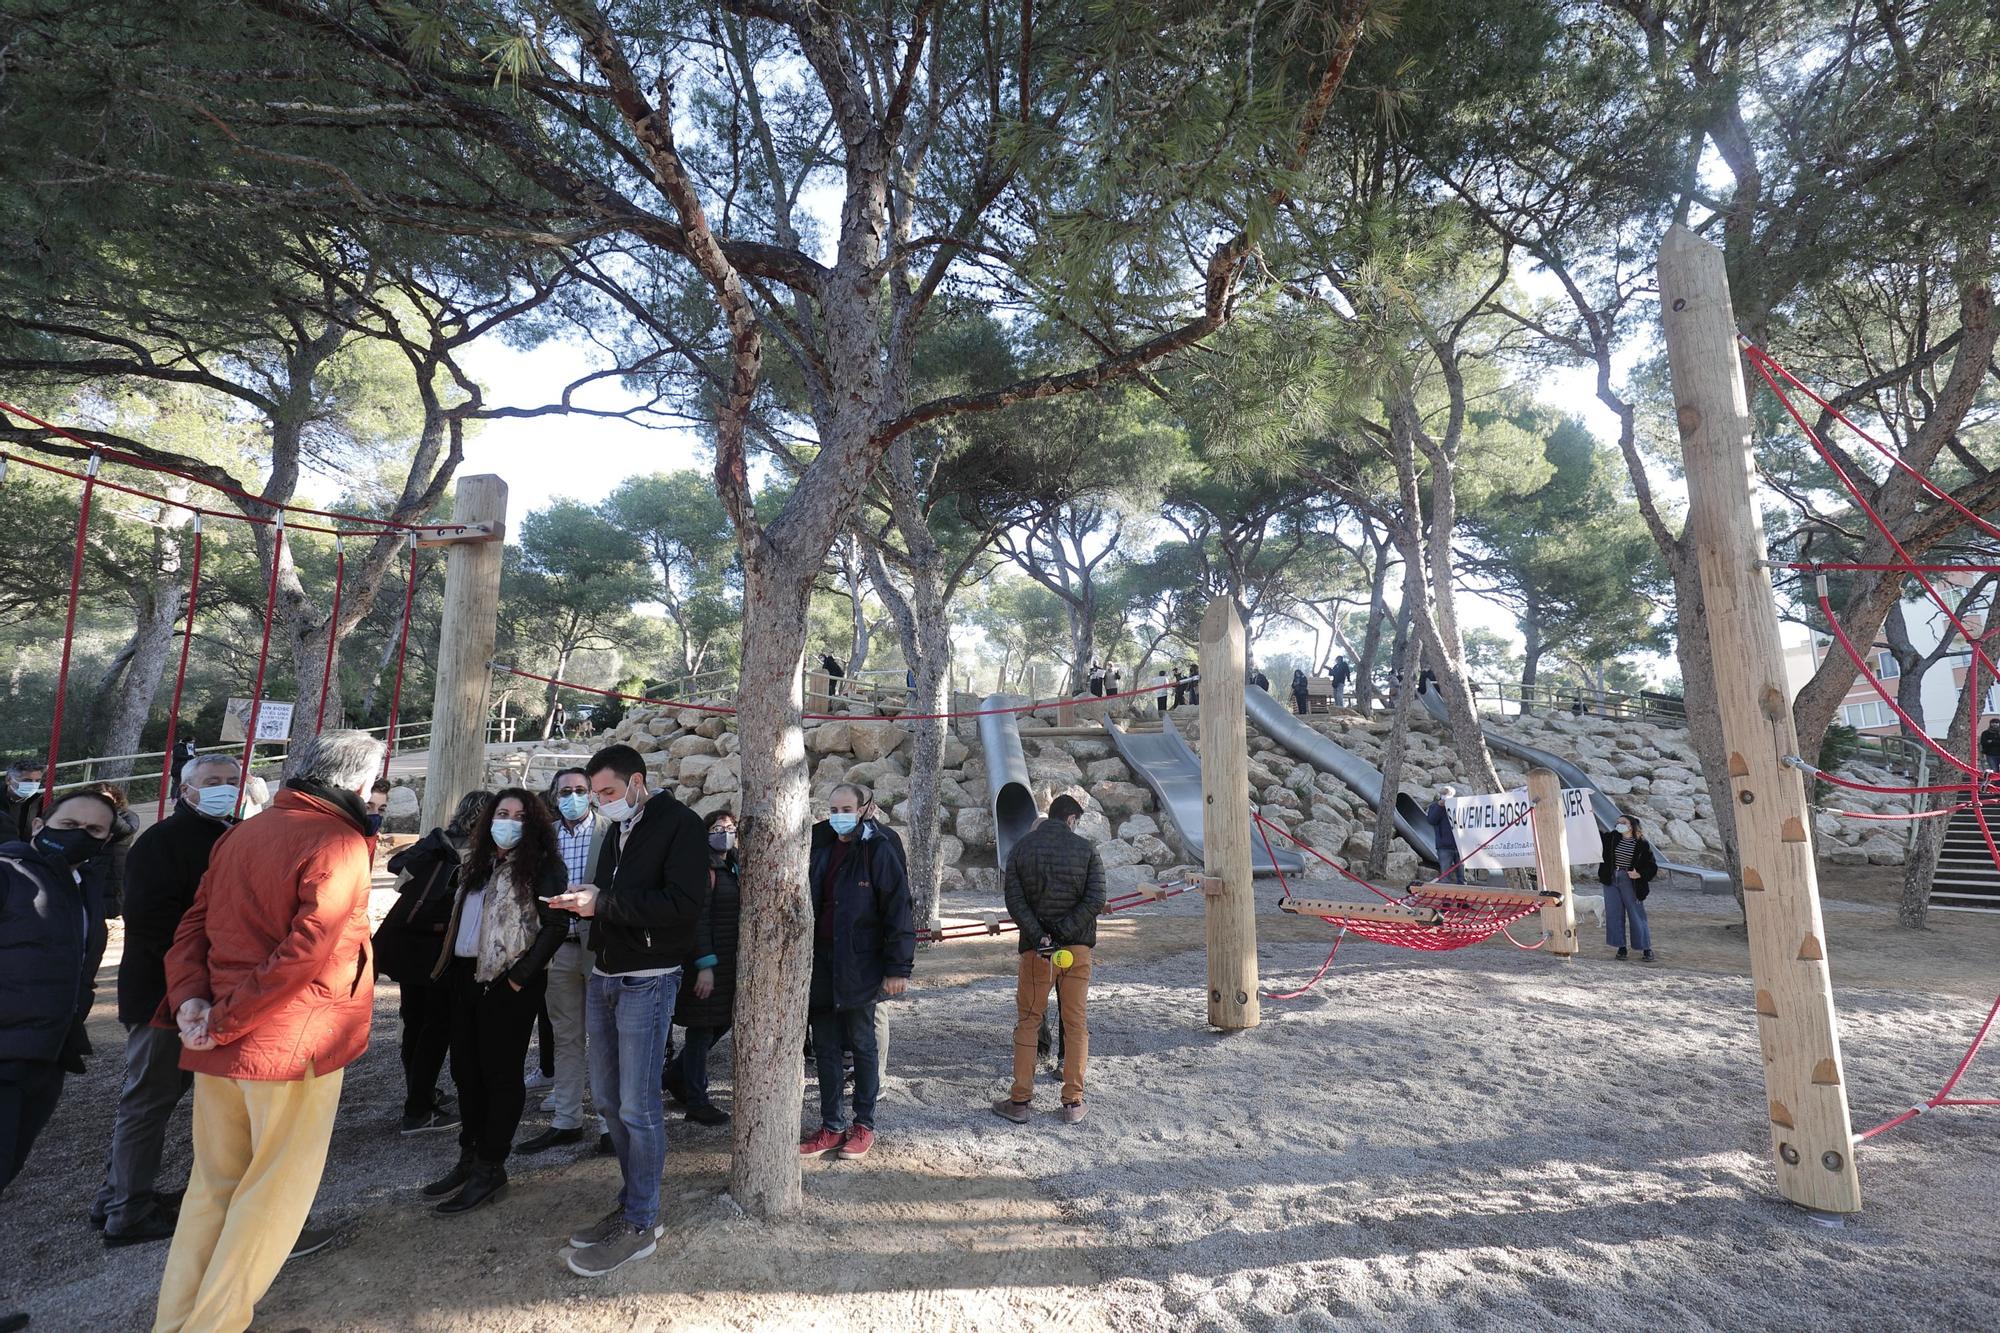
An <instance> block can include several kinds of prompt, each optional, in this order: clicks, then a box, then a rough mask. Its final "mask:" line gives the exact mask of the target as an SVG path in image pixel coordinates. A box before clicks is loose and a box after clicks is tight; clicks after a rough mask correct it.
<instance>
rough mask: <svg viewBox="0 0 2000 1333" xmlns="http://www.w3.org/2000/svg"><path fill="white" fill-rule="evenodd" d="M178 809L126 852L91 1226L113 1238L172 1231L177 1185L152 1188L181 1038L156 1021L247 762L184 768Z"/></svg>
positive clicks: (210, 760)
mask: <svg viewBox="0 0 2000 1333" xmlns="http://www.w3.org/2000/svg"><path fill="white" fill-rule="evenodd" d="M176 776H177V777H178V778H179V780H180V799H179V800H177V801H176V802H174V808H173V813H171V814H169V815H168V816H167V817H166V818H165V819H163V820H161V821H160V822H159V823H157V824H155V825H153V827H151V828H149V829H147V830H146V831H145V832H144V833H141V834H140V835H139V840H138V841H137V842H135V843H133V844H132V850H131V852H130V853H128V854H127V856H126V858H125V953H124V957H123V958H122V959H121V960H120V961H119V964H118V1021H119V1022H120V1023H123V1024H124V1025H125V1082H124V1085H123V1086H122V1087H121V1088H120V1089H119V1091H118V1112H117V1118H116V1119H115V1120H113V1122H112V1126H111V1156H110V1160H109V1161H107V1162H106V1163H105V1167H104V1186H103V1188H102V1189H100V1190H98V1191H97V1199H96V1201H95V1202H94V1203H93V1204H92V1205H91V1209H90V1221H91V1225H93V1226H96V1227H101V1228H102V1229H103V1231H104V1243H105V1245H107V1246H113V1247H115V1246H120V1245H139V1244H143V1243H145V1242H147V1241H155V1240H166V1239H167V1238H169V1237H170V1236H172V1235H173V1234H174V1217H175V1215H176V1213H177V1212H178V1211H179V1209H180V1198H181V1192H180V1191H179V1190H172V1191H168V1192H164V1193H163V1192H160V1191H158V1190H156V1189H155V1188H154V1184H155V1177H156V1176H157V1175H158V1174H159V1171H160V1154H161V1151H162V1150H163V1149H164V1148H165V1146H166V1138H167V1121H168V1120H169V1119H171V1118H172V1117H173V1114H174V1108H175V1107H176V1106H178V1105H180V1100H181V1097H182V1096H183V1095H185V1094H186V1092H187V1090H188V1087H189V1084H190V1082H191V1077H190V1075H189V1074H188V1073H187V1072H186V1071H185V1070H183V1069H182V1068H181V1043H180V1036H179V1034H178V1033H176V1032H175V1031H174V1030H173V1029H172V1028H157V1027H154V1026H153V1015H154V1013H155V1012H156V1011H157V1010H158V1009H159V1007H160V1001H161V1000H163V999H165V998H166V995H167V950H168V949H170V948H172V947H173V943H174V932H175V931H177V930H179V929H180V924H181V917H183V916H184V915H186V914H187V910H188V908H189V907H190V906H192V905H193V903H194V894H195V889H196V888H197V887H198V886H199V885H200V884H201V877H202V875H203V873H205V872H206V871H207V870H208V858H209V855H210V853H212V852H213V851H214V850H215V844H216V843H217V842H218V841H219V840H220V839H221V837H222V835H223V834H224V833H227V832H228V831H229V829H230V826H231V825H233V824H234V823H235V822H236V821H235V818H234V812H235V810H236V797H237V793H238V792H239V791H240V789H241V787H240V780H241V777H242V770H241V769H239V768H238V767H237V766H236V760H235V759H234V758H232V757H231V756H229V755H225V754H211V755H203V756H201V757H200V758H196V759H191V760H189V761H188V762H187V763H186V764H185V765H183V766H182V768H181V771H180V772H179V774H177V775H176Z"/></svg>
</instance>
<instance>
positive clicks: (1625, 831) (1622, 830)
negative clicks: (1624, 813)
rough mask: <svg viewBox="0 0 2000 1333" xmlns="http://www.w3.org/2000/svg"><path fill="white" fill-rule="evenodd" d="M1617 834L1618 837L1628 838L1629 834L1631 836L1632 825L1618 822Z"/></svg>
mask: <svg viewBox="0 0 2000 1333" xmlns="http://www.w3.org/2000/svg"><path fill="white" fill-rule="evenodd" d="M1618 836H1619V837H1621V838H1629V837H1631V836H1632V826H1631V825H1630V824H1620V825H1619V826H1618Z"/></svg>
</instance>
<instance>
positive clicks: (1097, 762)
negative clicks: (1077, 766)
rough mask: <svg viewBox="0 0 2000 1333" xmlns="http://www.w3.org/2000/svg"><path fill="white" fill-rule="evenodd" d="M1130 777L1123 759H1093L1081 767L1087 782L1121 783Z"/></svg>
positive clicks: (1129, 771)
mask: <svg viewBox="0 0 2000 1333" xmlns="http://www.w3.org/2000/svg"><path fill="white" fill-rule="evenodd" d="M1130 775H1131V770H1130V769H1128V768H1126V767H1125V761H1124V760H1123V759H1093V760H1091V761H1090V762H1089V763H1087V764H1085V765H1084V766H1083V776H1084V780H1085V781H1087V782H1123V781H1124V780H1125V779H1126V778H1128V777H1129V776H1130Z"/></svg>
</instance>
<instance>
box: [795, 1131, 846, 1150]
mask: <svg viewBox="0 0 2000 1333" xmlns="http://www.w3.org/2000/svg"><path fill="white" fill-rule="evenodd" d="M840 1144H841V1136H840V1135H838V1134H836V1133H834V1132H833V1131H832V1130H830V1129H828V1128H827V1127H826V1126H824V1125H821V1126H820V1127H819V1128H818V1129H816V1130H814V1131H813V1133H812V1135H811V1136H810V1137H809V1138H805V1139H801V1140H800V1141H799V1156H801V1157H818V1156H820V1155H821V1154H822V1153H827V1152H831V1151H833V1150H834V1149H835V1148H838V1147H839V1146H840Z"/></svg>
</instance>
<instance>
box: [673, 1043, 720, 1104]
mask: <svg viewBox="0 0 2000 1333" xmlns="http://www.w3.org/2000/svg"><path fill="white" fill-rule="evenodd" d="M727 1031H729V1025H728V1024H727V1023H724V1024H723V1025H722V1026H721V1027H719V1028H708V1027H694V1028H689V1029H688V1030H687V1040H686V1041H684V1042H682V1043H681V1050H680V1054H679V1055H676V1056H675V1057H674V1066H675V1068H676V1069H678V1070H679V1071H680V1076H681V1084H682V1085H683V1086H684V1087H685V1088H686V1089H687V1104H688V1106H689V1107H690V1108H693V1107H696V1106H707V1105H708V1104H709V1101H708V1053H709V1052H710V1051H711V1050H713V1049H714V1048H715V1043H717V1042H718V1041H721V1040H722V1034H723V1033H725V1032H727Z"/></svg>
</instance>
